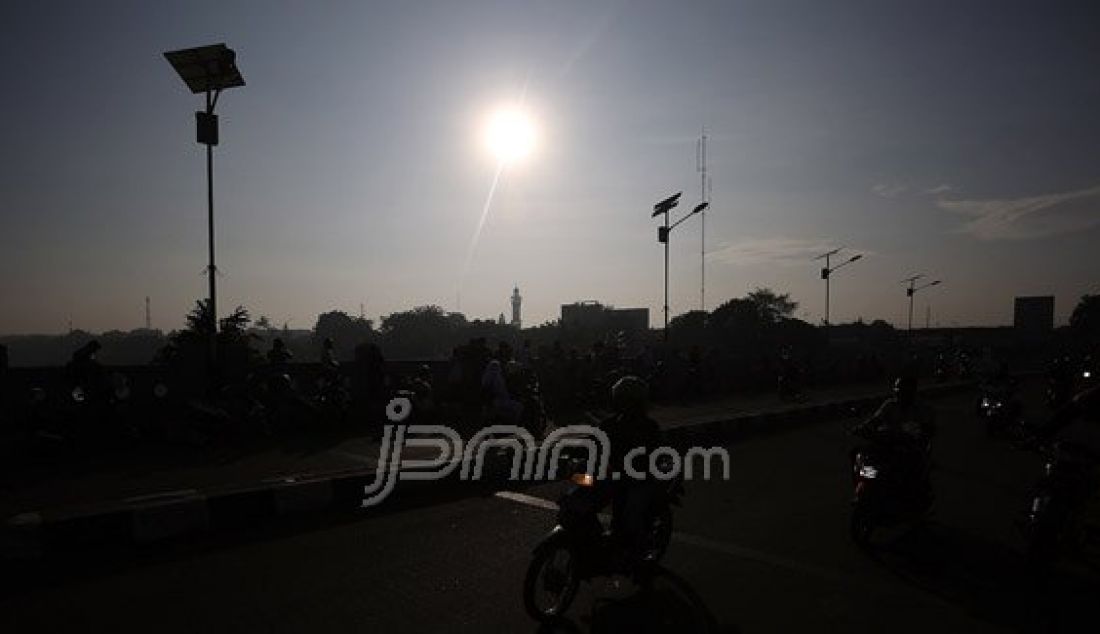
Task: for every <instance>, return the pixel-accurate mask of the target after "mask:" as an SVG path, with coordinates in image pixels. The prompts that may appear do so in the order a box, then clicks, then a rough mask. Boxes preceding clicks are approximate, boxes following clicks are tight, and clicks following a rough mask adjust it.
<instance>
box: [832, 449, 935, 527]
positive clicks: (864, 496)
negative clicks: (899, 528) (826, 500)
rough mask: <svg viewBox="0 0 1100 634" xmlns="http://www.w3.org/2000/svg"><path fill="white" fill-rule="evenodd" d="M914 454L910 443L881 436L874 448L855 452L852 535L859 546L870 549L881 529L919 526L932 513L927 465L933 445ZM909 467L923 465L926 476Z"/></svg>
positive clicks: (850, 519)
mask: <svg viewBox="0 0 1100 634" xmlns="http://www.w3.org/2000/svg"><path fill="white" fill-rule="evenodd" d="M861 435H865V436H866V435H868V434H861ZM872 436H873V435H872ZM913 451H914V449H913V448H912V446H911V441H909V440H903V439H896V438H890V437H886V436H882V435H879V437H877V438H874V437H873V443H872V444H871V445H868V446H864V447H858V448H856V449H854V450H853V451H852V455H851V465H850V469H851V476H852V488H853V491H852V502H851V504H852V508H851V515H850V516H849V532H850V534H851V537H852V540H853V541H854V542H855V543H856V544H857V545H859V546H861V547H867V546H868V545H869V544H870V542H871V536H872V534H873V533H874V531H875V529H876V528H878V527H882V526H891V525H896V524H900V523H918V522H920V521H921V520H923V519H924V518H925V517H926V516H927V515H928V513H929V511H930V510H931V508H932V498H933V496H932V491H931V487H930V486H929V485H928V475H927V468H928V467H927V465H928V463H929V456H930V454H931V451H932V443H931V441H930V440H925V441H924V444H923V446H921V447H920V448H919V449H918V451H920V453H921V455H919V456H914V455H912V452H913ZM906 463H908V464H910V465H913V464H920V465H921V469H922V470H923V472H922V473H919V474H916V473H913V472H912V471H913V469H906V468H905V465H906ZM907 471H909V473H907Z"/></svg>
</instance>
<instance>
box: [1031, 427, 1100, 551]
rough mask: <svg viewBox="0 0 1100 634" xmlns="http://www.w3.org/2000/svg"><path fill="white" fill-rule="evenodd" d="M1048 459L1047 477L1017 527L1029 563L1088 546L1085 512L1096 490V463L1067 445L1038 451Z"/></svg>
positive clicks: (1055, 444) (1036, 487)
mask: <svg viewBox="0 0 1100 634" xmlns="http://www.w3.org/2000/svg"><path fill="white" fill-rule="evenodd" d="M1034 448H1035V449H1037V450H1038V451H1039V452H1040V454H1041V455H1043V457H1044V465H1043V473H1042V475H1041V476H1040V477H1039V481H1038V482H1037V483H1036V484H1035V485H1034V486H1033V487H1032V489H1031V492H1030V494H1029V495H1028V505H1027V508H1026V509H1025V510H1024V512H1023V514H1022V519H1021V520H1019V521H1018V522H1017V526H1018V528H1019V529H1020V532H1021V533H1022V535H1023V538H1024V543H1025V551H1026V553H1027V556H1028V560H1029V561H1030V562H1032V563H1034V564H1040V563H1043V562H1049V561H1052V560H1053V559H1056V558H1057V557H1058V555H1059V554H1060V553H1062V552H1066V551H1077V550H1080V549H1081V548H1082V547H1083V546H1084V544H1085V537H1086V531H1085V522H1084V519H1085V517H1084V516H1085V508H1086V506H1087V503H1088V501H1089V499H1090V498H1091V497H1092V494H1093V491H1095V490H1096V484H1097V482H1096V480H1097V474H1096V468H1095V466H1096V465H1095V461H1094V460H1093V459H1092V458H1091V457H1090V456H1089V455H1088V454H1087V452H1086V451H1084V450H1083V449H1082V448H1080V447H1078V446H1077V445H1074V444H1072V443H1067V442H1060V441H1059V442H1053V443H1049V444H1046V445H1040V446H1037V447H1034Z"/></svg>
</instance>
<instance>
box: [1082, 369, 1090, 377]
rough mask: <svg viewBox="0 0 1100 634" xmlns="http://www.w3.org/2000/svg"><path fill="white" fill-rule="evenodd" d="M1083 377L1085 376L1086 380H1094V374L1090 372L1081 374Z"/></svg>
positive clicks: (1086, 371)
mask: <svg viewBox="0 0 1100 634" xmlns="http://www.w3.org/2000/svg"><path fill="white" fill-rule="evenodd" d="M1081 376H1083V377H1084V378H1086V379H1091V378H1092V372H1089V371H1088V370H1085V371H1084V372H1082V373H1081Z"/></svg>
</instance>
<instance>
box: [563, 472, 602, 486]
mask: <svg viewBox="0 0 1100 634" xmlns="http://www.w3.org/2000/svg"><path fill="white" fill-rule="evenodd" d="M569 481H570V482H572V483H573V484H575V485H577V486H582V487H590V486H594V485H595V484H596V478H594V477H592V474H591V473H574V474H573V477H571V478H569Z"/></svg>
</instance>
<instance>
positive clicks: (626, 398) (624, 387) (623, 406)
mask: <svg viewBox="0 0 1100 634" xmlns="http://www.w3.org/2000/svg"><path fill="white" fill-rule="evenodd" d="M648 400H649V386H647V385H646V382H645V381H643V380H641V379H639V378H638V377H636V376H624V377H623V378H621V379H619V380H618V381H616V382H615V385H613V386H612V387H611V406H612V407H613V408H614V409H615V411H617V412H621V413H626V414H638V413H643V412H645V410H646V406H647V401H648Z"/></svg>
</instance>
